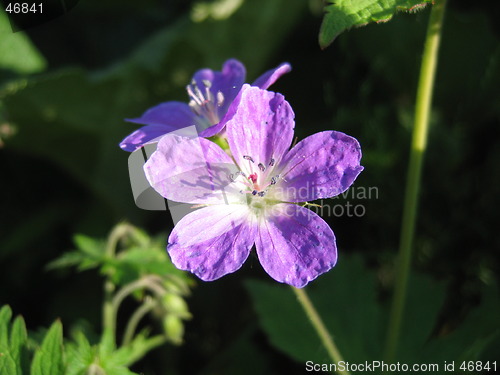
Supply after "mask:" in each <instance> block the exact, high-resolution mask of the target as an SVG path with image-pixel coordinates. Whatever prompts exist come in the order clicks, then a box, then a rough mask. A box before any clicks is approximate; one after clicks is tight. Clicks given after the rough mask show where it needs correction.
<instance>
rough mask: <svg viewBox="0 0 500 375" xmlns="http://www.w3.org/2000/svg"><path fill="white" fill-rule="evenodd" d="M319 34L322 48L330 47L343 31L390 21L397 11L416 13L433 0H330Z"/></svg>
mask: <svg viewBox="0 0 500 375" xmlns="http://www.w3.org/2000/svg"><path fill="white" fill-rule="evenodd" d="M329 2H330V4H328V5H327V6H326V7H325V12H326V14H325V16H324V18H323V22H322V24H321V29H320V32H319V44H320V46H321V48H326V47H328V46H329V45H330V44H331V43H332V42H333V40H334V39H335V38H336V37H337V36H338V35H339V34H340V33H342V32H343V31H345V30H347V29H349V28H351V27H354V26H364V25H366V24H368V23H370V22H385V21H389V20H390V19H391V18H392V16H393V15H394V14H395V13H396V12H397V11H414V10H416V9H419V8H423V7H424V6H425V5H426V3H430V2H432V0H384V1H381V0H356V1H352V0H333V1H332V0H329Z"/></svg>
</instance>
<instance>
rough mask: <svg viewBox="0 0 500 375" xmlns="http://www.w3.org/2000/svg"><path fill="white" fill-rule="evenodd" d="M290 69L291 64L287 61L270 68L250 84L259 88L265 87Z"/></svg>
mask: <svg viewBox="0 0 500 375" xmlns="http://www.w3.org/2000/svg"><path fill="white" fill-rule="evenodd" d="M291 70H292V66H291V65H290V64H289V63H282V64H280V65H278V66H277V67H276V68H274V69H270V70H268V71H267V72H265V73H264V74H262V75H261V76H260V77H259V78H257V79H256V80H255V81H254V83H252V86H257V87H260V88H261V89H264V90H265V89H267V88H268V87H269V86H271V85H272V84H273V83H274V82H276V81H277V80H278V78H280V77H281V76H282V75H283V74H286V73H288V72H290V71H291Z"/></svg>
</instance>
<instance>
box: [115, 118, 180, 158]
mask: <svg viewBox="0 0 500 375" xmlns="http://www.w3.org/2000/svg"><path fill="white" fill-rule="evenodd" d="M175 130H176V128H174V127H170V126H167V125H146V126H143V127H142V128H139V129H137V130H136V131H134V132H132V133H131V134H129V135H127V136H126V137H125V138H124V139H123V141H121V142H120V148H121V149H122V150H124V151H128V152H133V151H135V150H137V149H138V148H140V147H142V146H144V145H145V144H147V143H154V142H155V141H157V140H158V138H159V137H161V136H163V135H165V134H167V133H170V132H173V131H175Z"/></svg>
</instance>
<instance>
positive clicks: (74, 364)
mask: <svg viewBox="0 0 500 375" xmlns="http://www.w3.org/2000/svg"><path fill="white" fill-rule="evenodd" d="M74 339H75V343H70V344H68V345H67V346H66V352H67V365H66V374H65V375H80V374H85V373H86V372H85V370H86V369H87V368H88V367H89V366H90V365H91V364H92V363H93V362H94V359H95V354H96V349H95V348H93V347H92V346H91V345H90V343H89V342H88V340H87V338H86V337H85V335H84V334H83V333H82V332H77V333H76V334H75V337H74Z"/></svg>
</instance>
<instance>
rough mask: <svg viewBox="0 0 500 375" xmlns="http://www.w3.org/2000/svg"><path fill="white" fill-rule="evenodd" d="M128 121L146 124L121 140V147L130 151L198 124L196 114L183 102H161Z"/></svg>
mask: <svg viewBox="0 0 500 375" xmlns="http://www.w3.org/2000/svg"><path fill="white" fill-rule="evenodd" d="M127 121H128V122H134V123H137V124H145V125H146V126H143V127H142V128H139V129H137V130H136V131H134V132H132V133H131V134H130V135H128V136H127V137H125V138H124V139H123V141H121V143H120V147H121V148H122V149H123V150H125V151H130V152H132V151H135V150H137V149H138V148H140V147H141V146H143V145H145V144H146V143H151V142H152V141H154V140H155V139H156V138H158V137H160V136H162V135H164V134H167V133H170V132H173V131H175V130H178V129H182V128H185V127H188V126H192V125H195V124H197V119H196V115H195V114H194V113H193V112H192V111H191V109H190V108H189V106H188V105H187V104H186V103H181V102H166V103H161V104H159V105H157V106H155V107H153V108H150V109H148V110H147V111H146V112H144V114H143V115H142V116H141V117H138V118H133V119H127Z"/></svg>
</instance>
